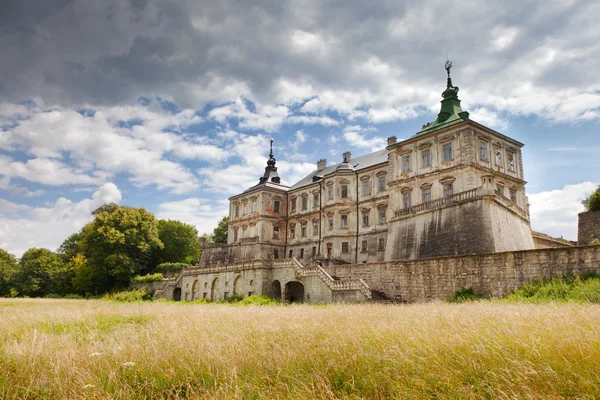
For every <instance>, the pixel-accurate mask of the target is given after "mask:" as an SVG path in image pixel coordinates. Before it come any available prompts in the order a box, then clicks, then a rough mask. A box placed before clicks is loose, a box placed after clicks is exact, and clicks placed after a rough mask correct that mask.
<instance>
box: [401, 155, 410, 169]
mask: <svg viewBox="0 0 600 400" xmlns="http://www.w3.org/2000/svg"><path fill="white" fill-rule="evenodd" d="M402 172H410V155H406V156H402Z"/></svg>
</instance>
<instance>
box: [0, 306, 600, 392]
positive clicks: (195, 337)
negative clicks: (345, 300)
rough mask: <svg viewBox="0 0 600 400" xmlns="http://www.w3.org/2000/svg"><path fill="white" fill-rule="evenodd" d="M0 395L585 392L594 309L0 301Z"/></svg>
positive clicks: (596, 372)
mask: <svg viewBox="0 0 600 400" xmlns="http://www.w3.org/2000/svg"><path fill="white" fill-rule="evenodd" d="M0 346H1V348H0V398H2V399H4V398H7V399H11V398H19V399H20V398H65V399H78V398H89V399H95V398H115V399H119V398H120V399H126V398H127V399H129V398H140V399H141V398H221V399H232V398H251V399H252V398H256V399H277V398H295V399H311V398H331V399H333V398H356V399H358V398H378V399H387V398H402V399H422V398H457V399H460V398H465V399H470V398H490V399H496V398H599V397H600V307H599V306H597V305H586V304H553V303H550V304H544V305H540V304H507V303H501V302H489V301H482V302H471V303H465V304H446V303H432V304H417V305H393V306H387V305H328V306H310V305H289V306H235V305H224V304H204V305H191V304H182V303H177V304H176V303H160V302H145V303H133V304H120V303H115V302H110V301H102V300H50V299H48V300H34V299H20V300H12V299H0Z"/></svg>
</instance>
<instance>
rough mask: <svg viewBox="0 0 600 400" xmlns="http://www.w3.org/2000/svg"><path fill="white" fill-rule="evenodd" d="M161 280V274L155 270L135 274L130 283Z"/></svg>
mask: <svg viewBox="0 0 600 400" xmlns="http://www.w3.org/2000/svg"><path fill="white" fill-rule="evenodd" d="M162 280H163V274H161V273H160V272H157V273H155V274H147V275H136V276H134V277H133V278H132V279H131V282H132V283H151V282H158V281H162Z"/></svg>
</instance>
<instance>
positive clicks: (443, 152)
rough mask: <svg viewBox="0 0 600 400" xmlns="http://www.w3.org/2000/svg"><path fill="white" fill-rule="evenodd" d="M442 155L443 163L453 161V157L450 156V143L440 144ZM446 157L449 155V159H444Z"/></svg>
mask: <svg viewBox="0 0 600 400" xmlns="http://www.w3.org/2000/svg"><path fill="white" fill-rule="evenodd" d="M446 150H448V154H446ZM442 154H443V155H442V157H443V160H444V161H452V160H454V156H453V154H452V142H448V143H444V144H442ZM447 155H449V157H446V156H447Z"/></svg>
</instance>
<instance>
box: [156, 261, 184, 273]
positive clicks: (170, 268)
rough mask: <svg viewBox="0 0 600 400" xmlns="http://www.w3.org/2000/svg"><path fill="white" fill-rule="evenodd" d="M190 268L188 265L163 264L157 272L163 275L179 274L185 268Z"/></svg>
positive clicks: (157, 268)
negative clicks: (169, 273)
mask: <svg viewBox="0 0 600 400" xmlns="http://www.w3.org/2000/svg"><path fill="white" fill-rule="evenodd" d="M189 266H190V265H189V264H186V263H162V264H158V266H157V267H156V269H155V270H156V271H158V272H162V273H168V272H179V271H181V270H182V269H184V268H189Z"/></svg>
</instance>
